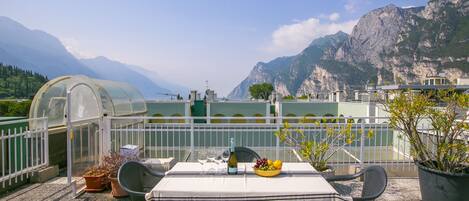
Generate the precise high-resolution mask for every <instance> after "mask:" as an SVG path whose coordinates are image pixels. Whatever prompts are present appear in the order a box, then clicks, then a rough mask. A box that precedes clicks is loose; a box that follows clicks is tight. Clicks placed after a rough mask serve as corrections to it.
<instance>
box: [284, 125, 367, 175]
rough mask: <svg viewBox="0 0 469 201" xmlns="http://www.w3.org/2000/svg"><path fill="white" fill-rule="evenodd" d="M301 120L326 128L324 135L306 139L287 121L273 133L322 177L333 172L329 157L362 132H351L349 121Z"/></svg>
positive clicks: (301, 132) (299, 130)
mask: <svg viewBox="0 0 469 201" xmlns="http://www.w3.org/2000/svg"><path fill="white" fill-rule="evenodd" d="M301 122H314V124H315V125H316V127H317V128H319V129H325V130H326V135H325V136H323V138H318V139H317V140H314V139H308V138H306V135H305V134H304V131H303V130H301V129H298V128H294V127H292V126H291V125H290V124H289V123H288V122H284V126H283V128H280V129H279V130H278V131H276V132H275V135H276V136H277V137H278V138H279V139H280V141H281V142H283V143H285V144H287V145H289V146H292V147H294V148H295V149H296V150H297V151H298V153H299V154H300V156H301V157H302V158H303V159H305V160H307V161H308V162H309V163H310V164H311V165H312V166H313V167H314V168H315V169H316V170H318V171H320V172H321V173H322V175H323V176H324V177H328V176H333V175H334V174H335V171H334V169H333V168H332V167H331V166H329V165H327V162H328V161H329V159H330V158H331V157H332V156H333V155H334V154H335V153H336V152H337V151H338V150H340V149H342V148H343V147H344V146H346V145H349V144H352V143H353V141H354V140H355V138H356V137H357V134H358V135H359V134H362V133H364V131H362V130H361V129H359V130H358V131H357V132H355V133H354V132H352V123H350V122H347V123H341V124H337V123H334V124H330V123H319V122H318V121H301ZM372 135H373V131H372V130H371V129H370V130H369V131H368V136H369V137H371V136H372Z"/></svg>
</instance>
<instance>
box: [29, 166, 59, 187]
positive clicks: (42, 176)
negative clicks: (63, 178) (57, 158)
mask: <svg viewBox="0 0 469 201" xmlns="http://www.w3.org/2000/svg"><path fill="white" fill-rule="evenodd" d="M58 175H59V166H57V165H54V166H48V167H45V168H41V169H39V170H37V171H35V172H34V176H33V177H31V182H32V183H44V182H46V181H48V180H50V179H52V178H54V177H56V176H58Z"/></svg>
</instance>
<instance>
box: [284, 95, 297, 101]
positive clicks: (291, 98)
mask: <svg viewBox="0 0 469 201" xmlns="http://www.w3.org/2000/svg"><path fill="white" fill-rule="evenodd" d="M283 100H295V97H294V96H292V95H288V96H284V97H283Z"/></svg>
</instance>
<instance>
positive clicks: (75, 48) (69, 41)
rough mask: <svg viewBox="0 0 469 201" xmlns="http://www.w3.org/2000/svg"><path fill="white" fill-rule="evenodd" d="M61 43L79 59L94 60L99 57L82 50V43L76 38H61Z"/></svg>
mask: <svg viewBox="0 0 469 201" xmlns="http://www.w3.org/2000/svg"><path fill="white" fill-rule="evenodd" d="M60 42H62V44H63V45H64V46H65V49H67V51H68V52H70V53H71V54H72V55H73V56H75V57H76V58H78V59H87V58H94V57H96V56H97V55H96V54H94V53H91V52H89V51H85V50H83V48H81V47H80V46H81V44H80V42H79V41H78V40H77V39H76V38H60Z"/></svg>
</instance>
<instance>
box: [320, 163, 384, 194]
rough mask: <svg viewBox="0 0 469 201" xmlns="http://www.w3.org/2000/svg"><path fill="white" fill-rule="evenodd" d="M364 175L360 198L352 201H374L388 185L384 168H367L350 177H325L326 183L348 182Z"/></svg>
mask: <svg viewBox="0 0 469 201" xmlns="http://www.w3.org/2000/svg"><path fill="white" fill-rule="evenodd" d="M362 175H364V182H363V188H362V194H361V197H353V198H352V199H353V200H375V199H376V198H378V197H379V196H381V194H383V192H384V190H386V186H387V184H388V176H387V174H386V171H385V170H384V168H382V167H380V166H369V167H367V168H365V169H363V170H362V171H360V172H358V173H356V174H352V175H337V176H332V177H327V178H326V180H327V181H328V182H335V181H348V180H353V179H355V178H358V177H360V176H362Z"/></svg>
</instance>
